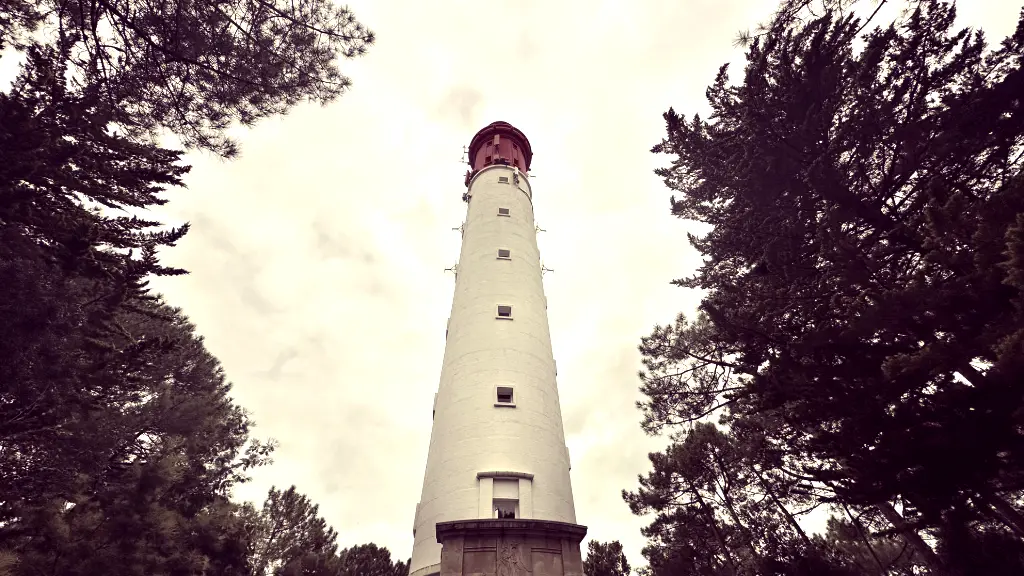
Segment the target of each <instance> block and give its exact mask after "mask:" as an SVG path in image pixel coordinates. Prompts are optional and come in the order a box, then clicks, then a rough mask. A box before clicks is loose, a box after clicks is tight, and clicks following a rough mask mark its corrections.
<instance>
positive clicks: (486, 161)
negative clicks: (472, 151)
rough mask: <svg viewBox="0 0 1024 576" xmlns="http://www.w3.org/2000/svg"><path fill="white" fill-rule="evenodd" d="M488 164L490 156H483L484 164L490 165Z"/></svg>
mask: <svg viewBox="0 0 1024 576" xmlns="http://www.w3.org/2000/svg"><path fill="white" fill-rule="evenodd" d="M490 163H491V157H490V156H484V164H490Z"/></svg>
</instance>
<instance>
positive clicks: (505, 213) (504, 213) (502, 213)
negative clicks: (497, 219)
mask: <svg viewBox="0 0 1024 576" xmlns="http://www.w3.org/2000/svg"><path fill="white" fill-rule="evenodd" d="M510 215H511V214H510V213H509V209H508V208H498V216H510Z"/></svg>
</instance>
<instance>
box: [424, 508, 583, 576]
mask: <svg viewBox="0 0 1024 576" xmlns="http://www.w3.org/2000/svg"><path fill="white" fill-rule="evenodd" d="M436 533H437V541H438V542H439V543H440V544H441V566H440V576H527V575H530V576H582V575H583V559H582V557H581V555H580V542H581V541H582V540H583V537H584V536H586V535H587V527H586V526H579V525H577V524H568V523H566V522H552V521H548V520H523V519H515V520H497V519H495V520H490V519H483V520H459V521H455V522H439V523H438V524H437V527H436Z"/></svg>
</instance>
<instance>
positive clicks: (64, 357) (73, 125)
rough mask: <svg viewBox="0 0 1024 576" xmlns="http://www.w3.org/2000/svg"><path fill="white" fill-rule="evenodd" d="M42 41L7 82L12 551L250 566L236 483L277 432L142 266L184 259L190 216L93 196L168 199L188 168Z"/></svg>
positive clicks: (137, 567)
mask: <svg viewBox="0 0 1024 576" xmlns="http://www.w3.org/2000/svg"><path fill="white" fill-rule="evenodd" d="M28 57H29V60H28V64H27V67H26V68H25V70H24V71H23V74H22V75H21V77H20V78H19V80H18V81H17V82H16V83H15V85H14V86H13V88H12V90H11V92H10V93H9V94H3V95H0V140H2V141H3V145H2V146H0V153H2V154H3V155H4V158H3V161H0V237H2V238H3V242H0V397H2V400H3V401H2V402H0V468H2V469H3V470H4V473H3V475H0V503H2V504H0V551H2V552H3V557H4V559H5V562H8V561H9V562H8V564H9V565H10V566H11V567H10V568H8V569H9V570H13V571H14V572H15V573H16V574H44V575H45V574H54V575H55V574H82V575H85V574H126V575H128V574H209V573H218V574H242V573H244V571H245V570H246V563H247V561H248V557H247V547H248V544H247V542H246V538H247V534H248V531H247V530H245V529H244V522H243V519H242V517H241V516H239V514H238V510H237V507H235V506H234V505H232V504H230V502H229V501H228V497H229V495H230V491H231V488H232V486H233V485H235V484H237V483H238V482H242V481H244V480H245V479H246V478H245V472H246V470H247V469H249V468H251V467H253V466H257V465H260V464H262V463H264V462H266V461H267V457H268V455H269V453H270V451H271V450H272V444H270V445H268V444H262V443H259V442H250V441H249V438H248V427H249V425H250V423H249V420H248V417H247V416H246V415H245V414H244V412H242V411H241V410H240V409H239V408H238V407H237V406H235V405H234V404H233V403H232V402H231V399H230V397H229V396H228V394H229V392H230V385H228V384H227V383H226V382H225V379H224V375H223V372H222V371H221V369H220V367H219V364H218V363H217V361H216V359H214V358H213V357H212V356H210V354H209V353H208V352H207V351H206V350H205V347H204V346H203V344H202V340H201V338H199V337H198V336H197V335H196V334H195V332H194V327H193V326H192V325H191V324H189V323H188V321H187V320H186V319H185V318H184V316H183V315H182V314H181V312H180V310H176V309H173V308H170V307H168V306H166V305H164V304H163V303H162V301H161V300H160V299H159V298H158V297H156V296H155V295H152V294H150V293H149V292H148V289H147V288H146V283H145V282H146V278H147V277H149V276H151V275H173V274H179V273H181V272H182V271H180V270H176V269H173V268H167V267H164V266H162V265H161V264H160V263H159V261H158V259H157V257H156V252H157V249H158V248H160V247H164V246H170V245H173V244H174V242H175V241H177V240H178V239H179V238H181V236H182V235H184V233H185V232H186V231H187V227H181V228H178V229H171V230H161V229H160V225H159V223H157V222H151V221H147V220H144V219H139V218H134V217H121V216H111V215H109V214H110V213H109V212H103V211H100V210H97V209H95V208H94V206H96V205H101V206H104V207H107V208H110V209H117V208H146V207H148V206H152V205H155V204H159V203H161V202H162V201H163V200H162V199H160V198H159V196H158V195H159V194H160V193H161V192H162V191H163V190H164V189H165V188H167V187H172V186H175V185H179V184H180V179H179V178H180V176H181V174H183V173H184V172H185V171H186V170H187V168H185V167H183V166H181V165H179V164H178V163H177V160H178V153H177V152H173V151H168V150H163V149H160V148H156V147H154V146H152V145H147V144H140V143H137V142H133V141H131V140H128V139H126V138H123V137H120V136H117V135H116V134H114V133H112V132H111V131H109V130H107V128H106V126H107V124H108V122H107V119H108V116H106V115H105V112H104V111H103V109H102V107H98V106H96V105H95V99H94V98H93V96H92V95H90V94H85V95H84V96H83V95H74V94H71V93H69V92H67V91H66V90H65V84H64V82H63V79H64V69H63V68H62V66H61V64H60V62H61V61H60V59H59V58H55V57H54V55H53V54H52V53H50V52H47V51H46V50H42V49H34V48H33V49H30V51H29V54H28ZM246 444H248V447H246Z"/></svg>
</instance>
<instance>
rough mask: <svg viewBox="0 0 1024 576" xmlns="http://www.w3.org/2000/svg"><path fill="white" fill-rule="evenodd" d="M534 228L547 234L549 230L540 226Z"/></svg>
mask: <svg viewBox="0 0 1024 576" xmlns="http://www.w3.org/2000/svg"><path fill="white" fill-rule="evenodd" d="M534 228H536V230H537V232H547V230H545V229H543V228H541V227H540V226H534Z"/></svg>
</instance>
